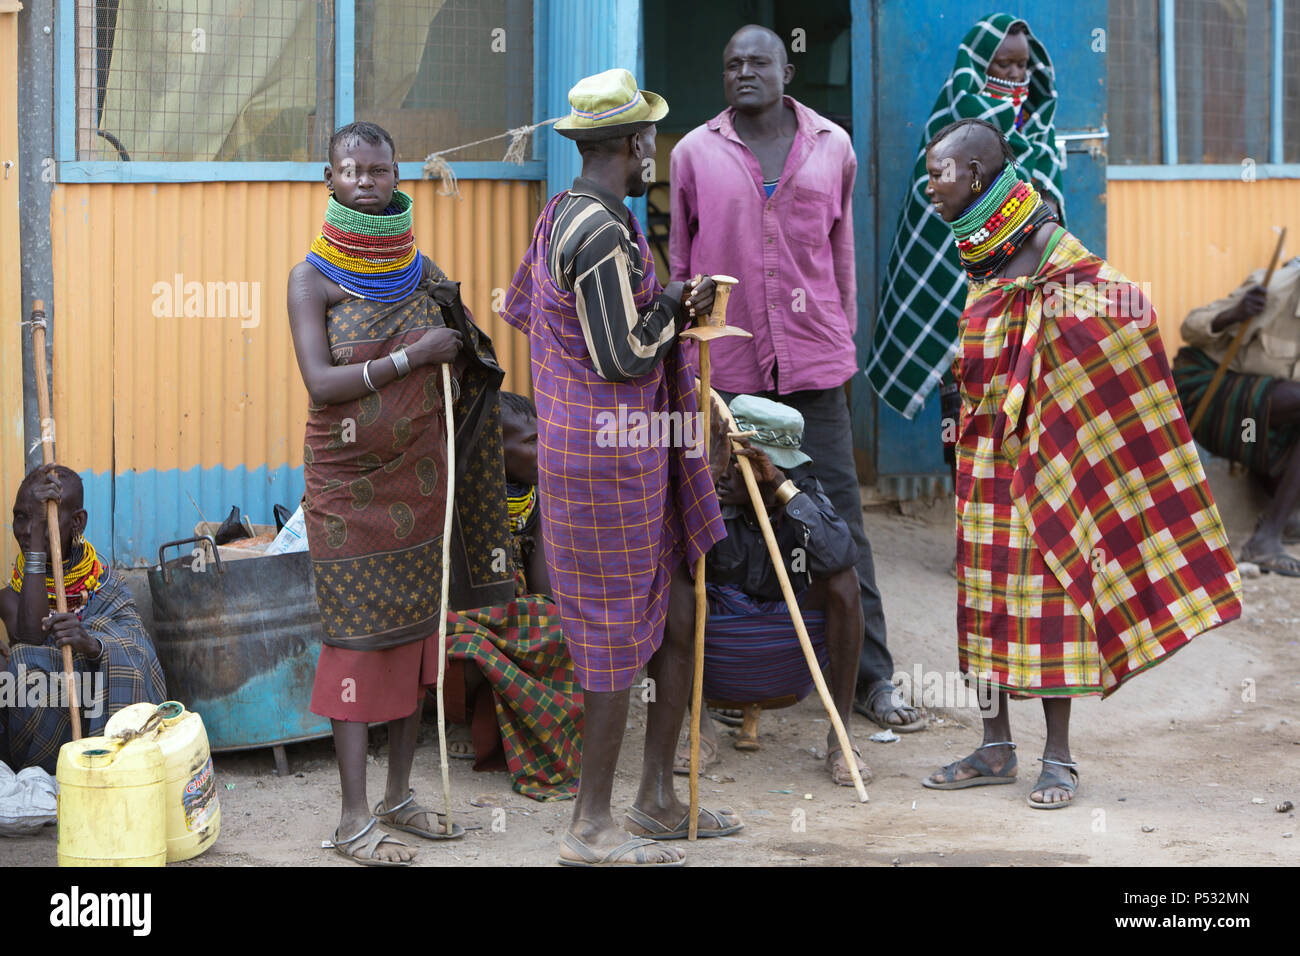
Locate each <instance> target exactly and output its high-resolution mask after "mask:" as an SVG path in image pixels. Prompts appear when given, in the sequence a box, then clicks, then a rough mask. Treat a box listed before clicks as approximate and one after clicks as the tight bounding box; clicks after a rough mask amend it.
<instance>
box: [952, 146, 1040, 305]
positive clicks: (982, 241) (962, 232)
mask: <svg viewBox="0 0 1300 956" xmlns="http://www.w3.org/2000/svg"><path fill="white" fill-rule="evenodd" d="M1055 221H1056V216H1055V215H1054V214H1053V213H1052V210H1051V208H1049V207H1048V205H1047V204H1046V203H1044V202H1043V198H1042V197H1041V196H1040V195H1038V190H1036V189H1035V188H1034V187H1033V186H1031V185H1030V184H1029V183H1027V182H1025V181H1024V180H1023V179H1021V178H1020V177H1019V176H1017V175H1016V172H1015V170H1014V169H1013V168H1012V167H1011V165H1010V164H1008V165H1007V166H1006V167H1004V168H1003V170H1002V172H1000V173H999V174H998V175H997V178H995V179H994V180H993V182H992V183H990V184H989V187H988V190H987V191H986V192H985V193H984V198H982V199H981V200H980V201H979V202H977V203H975V205H973V206H971V207H970V208H969V209H967V210H966V212H964V213H963V214H962V215H961V216H960V217H959V218H958V219H957V220H955V221H954V222H953V223H952V224H951V225H952V232H953V235H954V236H955V237H956V242H957V253H958V255H959V256H960V257H961V264H962V268H964V269H965V270H966V274H967V275H968V276H970V278H971V279H972V280H974V281H976V282H980V281H983V280H984V279H988V278H989V277H991V276H994V275H997V274H998V273H999V272H1000V271H1001V270H1002V268H1003V267H1004V266H1006V264H1007V262H1008V261H1010V259H1011V257H1012V256H1014V255H1015V254H1016V252H1018V251H1019V249H1020V247H1021V246H1022V245H1023V244H1024V242H1025V240H1026V239H1028V238H1029V237H1030V236H1031V235H1032V234H1033V232H1034V230H1035V229H1037V228H1038V227H1039V226H1041V225H1042V224H1043V223H1045V222H1055Z"/></svg>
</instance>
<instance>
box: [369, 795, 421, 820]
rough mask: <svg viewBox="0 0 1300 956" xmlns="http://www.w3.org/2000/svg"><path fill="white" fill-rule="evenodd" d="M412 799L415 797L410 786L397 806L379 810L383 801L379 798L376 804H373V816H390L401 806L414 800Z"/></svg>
mask: <svg viewBox="0 0 1300 956" xmlns="http://www.w3.org/2000/svg"><path fill="white" fill-rule="evenodd" d="M414 799H415V788H411V789H410V790H408V791H407V792H406V799H405V800H403V801H402V802H401V803H399V804H398V805H397V806H395V807H389V808H388V809H387V810H383V811H381V810H380V809H379V808H380V807H382V806H383V805H384V801H382V800H380V801H379V802H378V803H377V804H375V816H376V817H391V816H392V815H393V814H394V813H396V812H397V811H398V810H400V809H402V808H403V807H405V806H407V805H409V804H410V803H411V801H412V800H414Z"/></svg>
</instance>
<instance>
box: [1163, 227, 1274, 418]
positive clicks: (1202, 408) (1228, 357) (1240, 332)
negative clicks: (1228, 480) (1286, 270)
mask: <svg viewBox="0 0 1300 956" xmlns="http://www.w3.org/2000/svg"><path fill="white" fill-rule="evenodd" d="M1284 242H1286V227H1285V226H1283V227H1282V232H1281V233H1280V234H1279V235H1278V237H1277V247H1276V248H1274V250H1273V261H1272V262H1270V263H1269V264H1268V271H1267V272H1265V273H1264V282H1263V287H1264V288H1265V289H1267V288H1268V283H1269V281H1270V280H1271V279H1272V278H1273V272H1274V270H1275V269H1277V264H1278V261H1279V260H1280V259H1281V258H1282V243H1284ZM1254 318H1255V317H1254V316H1253V315H1252V316H1251V317H1250V318H1249V319H1243V320H1242V321H1241V327H1240V328H1239V329H1237V334H1236V335H1234V336H1233V337H1232V341H1231V342H1229V343H1228V351H1227V352H1225V353H1224V355H1223V361H1221V362H1220V363H1219V367H1218V368H1216V369H1215V370H1214V377H1213V378H1211V379H1210V384H1209V385H1207V386H1206V387H1205V394H1204V395H1202V396H1201V400H1200V401H1199V402H1197V403H1196V411H1195V412H1193V413H1192V420H1191V421H1190V422H1189V423H1188V426H1187V430H1188V431H1190V432H1195V431H1196V426H1197V425H1199V424H1201V419H1203V418H1204V417H1205V413H1206V412H1208V411H1209V410H1210V399H1212V398H1213V397H1214V393H1215V392H1217V391H1218V390H1219V386H1220V385H1221V384H1223V376H1224V375H1225V374H1227V371H1228V366H1229V365H1231V364H1232V360H1233V359H1235V358H1236V357H1237V350H1238V349H1240V348H1241V343H1242V342H1243V341H1245V339H1246V329H1248V328H1249V327H1250V323H1251V322H1252V321H1253V320H1254Z"/></svg>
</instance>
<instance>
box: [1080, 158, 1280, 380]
mask: <svg viewBox="0 0 1300 956" xmlns="http://www.w3.org/2000/svg"><path fill="white" fill-rule="evenodd" d="M1288 216H1290V221H1287V217H1288ZM1106 224H1107V232H1108V243H1109V256H1108V258H1109V259H1110V262H1111V264H1112V265H1114V266H1115V268H1117V269H1119V270H1120V271H1121V272H1123V273H1124V274H1125V275H1126V276H1128V278H1129V279H1131V280H1132V281H1134V282H1137V283H1139V284H1143V285H1144V288H1146V289H1147V290H1148V293H1149V295H1150V296H1151V299H1152V301H1153V302H1154V303H1155V307H1156V313H1157V315H1158V316H1159V319H1160V334H1161V336H1162V337H1163V339H1164V342H1165V348H1166V350H1167V351H1168V352H1169V354H1170V355H1171V356H1172V355H1173V354H1174V353H1175V352H1177V351H1178V349H1179V347H1180V346H1181V345H1182V336H1181V334H1180V332H1179V327H1180V326H1181V325H1182V321H1183V319H1184V317H1186V315H1187V313H1188V312H1190V311H1191V310H1192V309H1194V308H1196V307H1197V306H1199V305H1204V304H1205V303H1207V302H1212V301H1214V300H1215V299H1218V298H1220V297H1222V296H1224V295H1226V294H1227V293H1228V292H1230V291H1232V290H1233V289H1235V288H1236V287H1237V286H1238V285H1239V284H1240V283H1241V281H1242V280H1243V279H1244V278H1245V277H1246V276H1247V275H1248V274H1249V273H1250V272H1251V271H1252V270H1254V269H1261V268H1264V267H1266V266H1267V265H1268V260H1269V257H1270V256H1271V255H1272V254H1273V248H1274V246H1275V245H1276V243H1277V233H1275V232H1274V231H1273V229H1272V227H1273V226H1289V227H1290V230H1291V235H1292V237H1293V238H1292V239H1291V240H1290V241H1289V242H1288V246H1289V247H1290V254H1294V253H1295V251H1296V250H1297V249H1300V180H1296V179H1265V180H1256V181H1254V182H1243V181H1240V180H1172V181H1151V180H1111V181H1110V182H1109V183H1108V184H1107V199H1106Z"/></svg>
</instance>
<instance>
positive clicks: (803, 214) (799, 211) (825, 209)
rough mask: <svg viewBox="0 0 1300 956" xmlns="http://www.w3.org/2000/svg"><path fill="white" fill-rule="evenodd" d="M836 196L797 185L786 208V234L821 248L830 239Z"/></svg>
mask: <svg viewBox="0 0 1300 956" xmlns="http://www.w3.org/2000/svg"><path fill="white" fill-rule="evenodd" d="M835 208H836V205H835V198H834V197H833V196H831V194H830V193H824V192H822V191H821V190H818V189H809V188H808V187H807V186H796V187H795V188H794V195H793V198H792V200H791V202H790V206H789V208H788V209H787V210H786V212H787V215H788V218H787V220H786V221H787V224H788V225H787V229H786V234H787V235H788V236H789V237H790V238H791V239H792V240H794V241H795V242H799V243H803V244H804V245H806V246H815V247H816V248H818V249H820V248H821V247H822V246H824V245H826V244H827V243H828V242H829V241H830V235H831V223H832V222H833V221H834V218H835V217H834V209H835Z"/></svg>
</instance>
